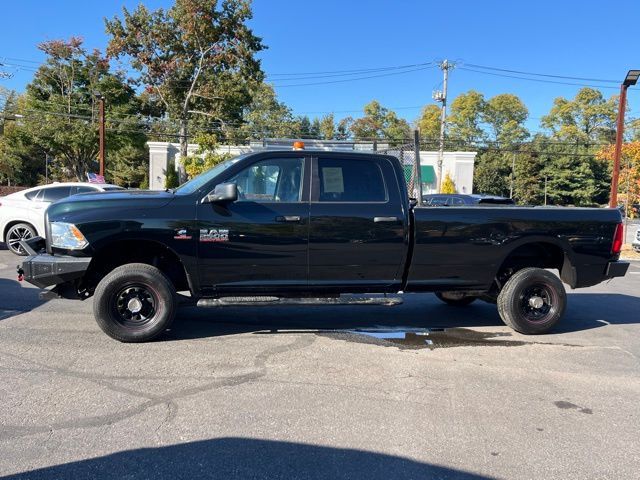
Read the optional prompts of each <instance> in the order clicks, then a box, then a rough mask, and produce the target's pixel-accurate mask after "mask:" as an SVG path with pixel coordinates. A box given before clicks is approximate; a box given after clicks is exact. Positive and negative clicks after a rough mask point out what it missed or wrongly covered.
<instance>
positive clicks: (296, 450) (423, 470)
mask: <svg viewBox="0 0 640 480" xmlns="http://www.w3.org/2000/svg"><path fill="white" fill-rule="evenodd" d="M487 454H488V452H487ZM3 478H4V479H6V480H9V479H11V480H14V479H15V480H17V479H27V478H28V479H30V480H33V479H78V478H101V479H118V480H120V479H122V478H130V479H142V478H144V479H147V478H154V479H199V478H220V479H225V480H233V479H242V480H244V479H248V478H265V479H266V478H305V479H325V478H332V479H385V480H386V479H388V478H394V479H398V480H403V479H410V478H411V479H413V478H441V479H457V480H480V479H488V478H490V477H485V476H481V475H476V474H473V473H469V472H464V471H461V470H455V469H452V468H448V467H444V466H439V465H433V464H429V463H422V462H417V461H415V460H411V459H409V458H404V457H398V456H393V455H386V454H381V453H375V452H366V451H362V450H355V449H348V448H333V447H325V446H317V445H306V444H301V443H293V442H283V441H273V440H258V439H251V438H219V439H211V440H203V441H198V442H190V443H182V444H178V445H171V446H167V447H158V448H141V449H137V450H128V451H124V452H118V453H114V454H111V455H107V456H104V457H98V458H93V459H88V460H81V461H77V462H71V463H65V464H62V465H56V466H52V467H46V468H41V469H38V470H32V471H29V472H24V473H20V474H16V475H10V476H7V477H3Z"/></svg>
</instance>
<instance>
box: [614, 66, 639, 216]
mask: <svg viewBox="0 0 640 480" xmlns="http://www.w3.org/2000/svg"><path fill="white" fill-rule="evenodd" d="M638 78H640V70H629V72H627V76H626V77H625V79H624V80H623V82H622V84H621V85H620V99H619V100H618V102H619V105H618V119H617V128H616V147H615V151H614V154H613V172H612V175H611V195H610V196H609V207H611V208H618V176H619V175H620V156H621V155H622V139H623V135H624V111H625V107H626V106H627V89H628V88H629V87H630V86H632V85H635V84H636V83H637V82H638Z"/></svg>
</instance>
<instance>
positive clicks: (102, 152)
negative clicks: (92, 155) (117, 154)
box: [94, 92, 105, 177]
mask: <svg viewBox="0 0 640 480" xmlns="http://www.w3.org/2000/svg"><path fill="white" fill-rule="evenodd" d="M94 96H95V97H96V98H97V99H98V106H99V109H100V113H99V119H98V123H99V127H98V131H99V134H100V151H99V159H100V176H102V177H104V157H105V119H104V95H102V94H101V93H100V92H94Z"/></svg>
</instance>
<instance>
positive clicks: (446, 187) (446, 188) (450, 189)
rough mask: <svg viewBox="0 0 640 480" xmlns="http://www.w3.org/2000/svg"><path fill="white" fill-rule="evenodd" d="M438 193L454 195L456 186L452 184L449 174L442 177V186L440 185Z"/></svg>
mask: <svg viewBox="0 0 640 480" xmlns="http://www.w3.org/2000/svg"><path fill="white" fill-rule="evenodd" d="M440 193H456V184H455V183H454V181H453V179H452V178H451V175H449V172H447V174H446V175H445V176H444V180H442V185H440Z"/></svg>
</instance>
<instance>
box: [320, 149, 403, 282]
mask: <svg viewBox="0 0 640 480" xmlns="http://www.w3.org/2000/svg"><path fill="white" fill-rule="evenodd" d="M399 181H400V179H398V178H397V173H396V171H395V168H394V167H393V165H392V163H391V161H390V160H389V159H387V158H385V157H383V156H380V157H379V158H378V157H373V156H372V157H368V158H367V157H362V156H357V155H353V154H352V155H349V154H348V153H345V154H340V155H337V154H332V155H326V156H325V155H322V154H319V155H318V156H317V157H316V158H314V159H313V175H312V187H311V192H312V193H311V204H310V225H309V284H310V287H312V288H314V289H326V290H329V291H330V290H334V291H346V292H366V291H372V292H379V291H394V290H397V289H398V288H399V287H400V285H401V283H402V274H403V270H404V262H405V261H406V256H407V252H408V239H409V235H408V232H409V226H408V212H407V211H406V205H407V200H406V199H404V200H403V199H401V188H400V184H399Z"/></svg>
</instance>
